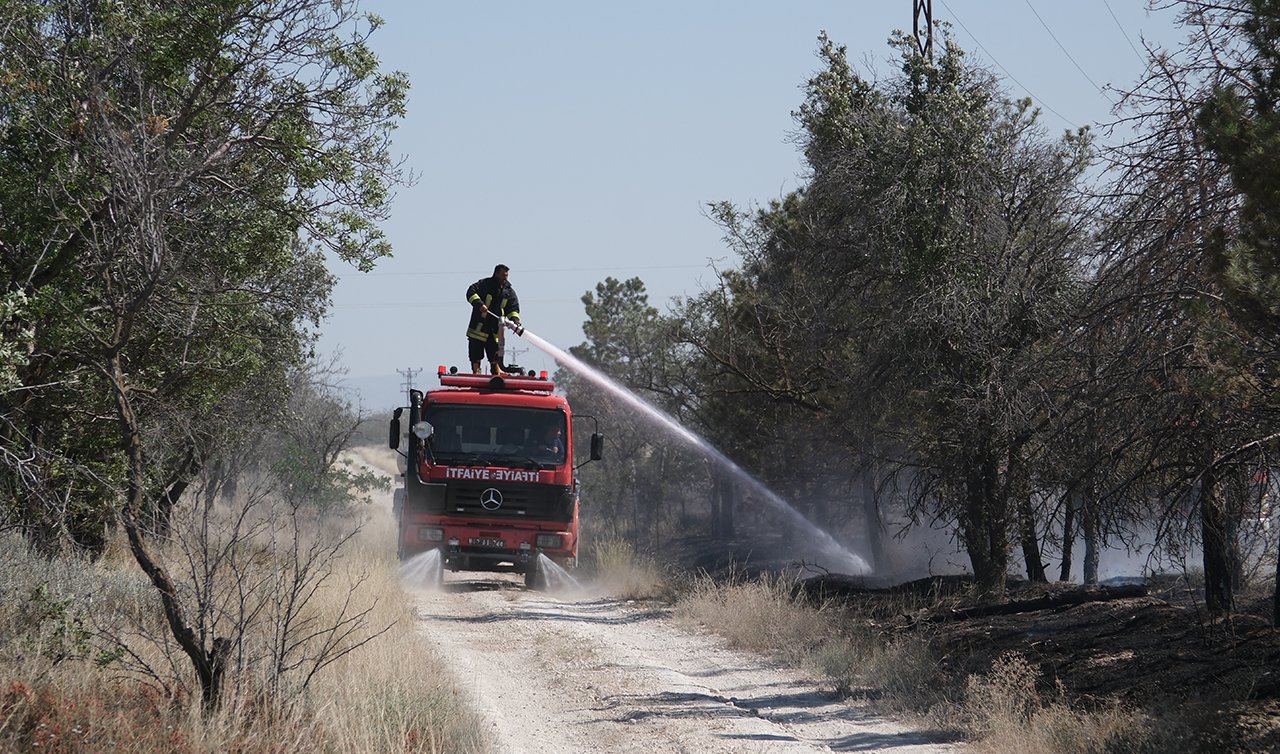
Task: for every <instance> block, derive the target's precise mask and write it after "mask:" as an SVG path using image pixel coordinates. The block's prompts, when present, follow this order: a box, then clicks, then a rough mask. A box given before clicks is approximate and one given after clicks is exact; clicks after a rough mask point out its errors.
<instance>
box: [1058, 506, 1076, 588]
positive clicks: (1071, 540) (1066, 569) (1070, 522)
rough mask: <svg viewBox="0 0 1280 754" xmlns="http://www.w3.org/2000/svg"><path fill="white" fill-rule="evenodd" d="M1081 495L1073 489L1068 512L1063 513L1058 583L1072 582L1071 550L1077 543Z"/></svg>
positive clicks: (1067, 508) (1067, 507)
mask: <svg viewBox="0 0 1280 754" xmlns="http://www.w3.org/2000/svg"><path fill="white" fill-rule="evenodd" d="M1077 505H1079V493H1078V492H1077V491H1076V490H1075V489H1074V488H1073V489H1072V490H1071V492H1070V494H1069V495H1068V496H1067V505H1066V510H1064V511H1063V513H1062V567H1061V568H1059V569H1058V581H1070V580H1071V548H1072V547H1073V546H1074V545H1075V541H1076V531H1075V527H1076V506H1077Z"/></svg>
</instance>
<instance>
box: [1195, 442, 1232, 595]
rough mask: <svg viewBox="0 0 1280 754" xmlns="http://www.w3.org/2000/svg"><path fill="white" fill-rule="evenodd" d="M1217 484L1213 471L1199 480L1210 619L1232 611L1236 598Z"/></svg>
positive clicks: (1224, 510) (1214, 470)
mask: <svg viewBox="0 0 1280 754" xmlns="http://www.w3.org/2000/svg"><path fill="white" fill-rule="evenodd" d="M1218 482H1219V480H1218V472H1217V470H1216V469H1214V468H1212V467H1210V468H1209V470H1208V471H1206V472H1205V473H1204V475H1203V476H1201V478H1200V532H1201V537H1202V540H1203V541H1202V543H1201V544H1202V550H1203V556H1202V557H1203V560H1202V562H1203V564H1204V603H1205V608H1206V609H1208V611H1209V614H1210V615H1225V614H1227V613H1230V612H1232V610H1234V609H1235V594H1234V592H1233V590H1232V588H1231V575H1232V572H1233V570H1234V568H1233V566H1232V563H1231V548H1230V546H1229V544H1228V538H1229V537H1228V535H1229V527H1228V525H1227V518H1228V516H1227V511H1226V505H1225V501H1224V500H1223V495H1222V489H1221V487H1220V485H1219V483H1218Z"/></svg>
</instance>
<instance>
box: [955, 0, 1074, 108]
mask: <svg viewBox="0 0 1280 754" xmlns="http://www.w3.org/2000/svg"><path fill="white" fill-rule="evenodd" d="M938 2H940V3H942V7H943V8H944V9H946V11H947V13H950V14H951V18H953V19H955V22H956V23H958V24H960V28H961V29H964V32H965V34H968V35H969V38H970V39H972V40H973V43H974V44H976V45H977V46H978V49H979V50H982V52H983V54H985V55H986V56H987V57H988V58H991V62H992V63H995V64H996V67H998V68H999V69H1000V70H1002V71H1004V75H1006V76H1008V77H1009V80H1010V81H1012V82H1013V83H1015V84H1017V85H1018V86H1020V87H1022V90H1023V91H1025V92H1026V93H1027V96H1029V97H1031V99H1033V100H1035V101H1037V102H1039V103H1040V106H1041V107H1043V108H1044V109H1046V110H1048V111H1049V112H1051V113H1053V114H1054V115H1056V116H1058V118H1059V119H1061V120H1062V122H1063V123H1066V124H1067V125H1068V126H1075V125H1076V124H1075V123H1074V122H1072V121H1070V120H1068V119H1067V117H1066V116H1064V115H1063V114H1062V113H1060V112H1058V111H1057V110H1054V109H1053V108H1052V107H1051V106H1050V105H1049V103H1047V102H1045V101H1044V100H1042V99H1040V98H1039V97H1037V96H1036V95H1035V94H1033V93H1032V91H1031V90H1030V89H1029V88H1027V87H1026V85H1024V84H1023V83H1022V82H1021V81H1019V80H1018V79H1017V78H1016V77H1015V76H1014V75H1013V74H1012V73H1010V72H1009V69H1008V68H1005V67H1004V66H1003V65H1001V63H1000V61H999V60H996V56H995V55H992V54H991V51H990V50H988V49H987V48H986V47H983V45H982V42H979V41H978V38H977V37H976V36H974V33H973V32H971V31H969V27H968V26H965V25H964V21H961V20H960V17H959V16H957V15H956V12H955V11H953V10H951V6H949V5H947V0H938Z"/></svg>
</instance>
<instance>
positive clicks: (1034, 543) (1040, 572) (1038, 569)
mask: <svg viewBox="0 0 1280 754" xmlns="http://www.w3.org/2000/svg"><path fill="white" fill-rule="evenodd" d="M1018 539H1019V540H1021V544H1022V560H1023V562H1024V563H1025V564H1026V566H1027V580H1029V581H1031V582H1032V583H1036V584H1047V583H1048V582H1049V577H1048V576H1046V575H1045V571H1044V561H1043V560H1041V558H1040V537H1039V536H1038V535H1037V534H1036V518H1035V511H1033V510H1032V509H1031V495H1030V493H1029V492H1028V491H1027V490H1026V489H1025V488H1019V490H1018Z"/></svg>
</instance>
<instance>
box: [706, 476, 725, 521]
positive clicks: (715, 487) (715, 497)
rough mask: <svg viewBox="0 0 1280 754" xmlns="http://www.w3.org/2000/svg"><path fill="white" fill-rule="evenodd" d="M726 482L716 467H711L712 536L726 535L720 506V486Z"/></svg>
mask: <svg viewBox="0 0 1280 754" xmlns="http://www.w3.org/2000/svg"><path fill="white" fill-rule="evenodd" d="M722 484H724V481H723V479H722V478H721V477H720V473H719V472H718V471H717V470H716V469H714V468H713V469H711V494H710V496H709V497H710V499H709V500H708V502H709V503H710V504H711V536H712V537H714V538H715V539H720V538H721V537H722V536H724V514H723V511H722V510H721V508H720V486H721V485H722Z"/></svg>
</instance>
